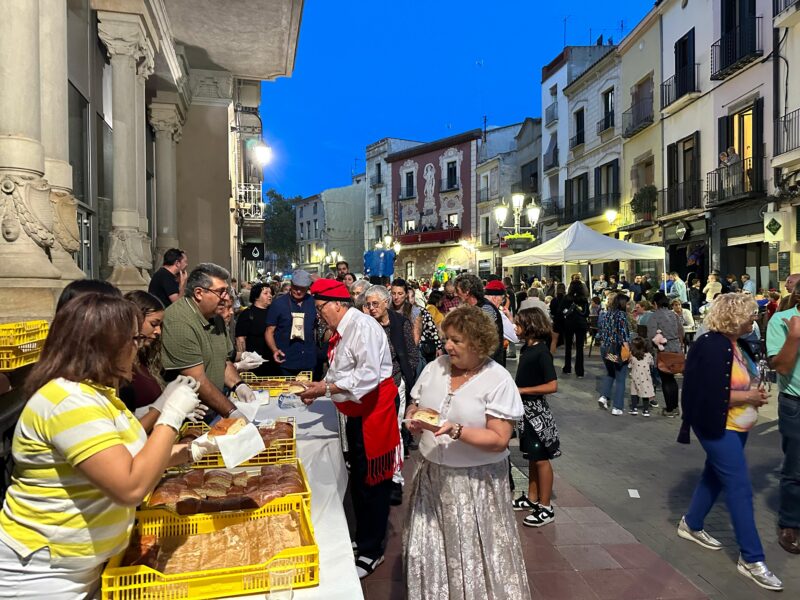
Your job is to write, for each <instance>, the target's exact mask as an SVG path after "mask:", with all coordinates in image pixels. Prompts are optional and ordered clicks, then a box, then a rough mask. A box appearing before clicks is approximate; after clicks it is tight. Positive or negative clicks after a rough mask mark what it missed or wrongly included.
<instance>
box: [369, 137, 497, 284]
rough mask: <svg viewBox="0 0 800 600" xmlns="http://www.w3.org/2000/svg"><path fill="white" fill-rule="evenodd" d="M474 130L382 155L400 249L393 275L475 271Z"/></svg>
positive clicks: (476, 151) (475, 153)
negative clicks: (438, 270)
mask: <svg viewBox="0 0 800 600" xmlns="http://www.w3.org/2000/svg"><path fill="white" fill-rule="evenodd" d="M481 137H482V132H481V130H479V129H474V130H472V131H467V132H465V133H461V134H458V135H454V136H451V137H447V138H443V139H440V140H436V141H433V142H429V143H426V144H419V145H416V146H413V147H410V148H407V149H404V150H400V151H397V152H393V153H391V154H389V155H387V156H386V158H385V161H386V163H387V165H388V169H389V170H390V171H391V177H392V182H397V186H396V187H395V186H393V187H392V211H393V216H392V218H393V222H394V230H393V231H392V232H389V233H391V234H392V235H393V236H394V238H395V239H396V240H397V241H399V242H400V244H401V250H400V253H399V254H398V256H397V258H396V262H395V274H396V275H397V276H401V277H407V278H414V277H431V276H432V275H433V273H434V272H435V270H436V265H438V264H440V263H444V264H445V265H447V266H448V267H449V268H452V269H456V270H458V269H472V270H474V269H475V267H476V261H477V258H476V253H475V247H476V246H475V243H476V242H477V239H476V237H477V226H476V222H477V213H476V207H477V198H478V191H477V188H476V182H475V171H476V165H477V160H478V144H479V140H480V139H481Z"/></svg>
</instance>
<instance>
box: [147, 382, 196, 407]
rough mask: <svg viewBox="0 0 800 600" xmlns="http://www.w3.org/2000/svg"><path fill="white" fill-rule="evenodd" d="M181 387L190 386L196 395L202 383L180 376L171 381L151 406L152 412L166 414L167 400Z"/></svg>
mask: <svg viewBox="0 0 800 600" xmlns="http://www.w3.org/2000/svg"><path fill="white" fill-rule="evenodd" d="M180 386H189V388H191V390H192V391H193V392H195V393H196V392H197V391H198V390H199V389H200V382H199V381H197V380H196V379H195V378H194V377H187V376H186V375H178V376H177V377H176V378H175V380H174V381H171V382H169V383H168V384H167V387H165V388H164V391H163V392H161V395H160V396H159V397H158V398H157V399H156V401H155V402H153V403H152V404H151V405H150V408H151V409H152V410H157V411H158V412H164V403H165V402H166V401H167V398H169V397H170V395H171V394H172V393H173V391H174V390H175V388H177V387H180ZM203 414H205V413H203Z"/></svg>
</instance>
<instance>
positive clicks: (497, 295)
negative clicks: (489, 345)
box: [483, 279, 519, 344]
mask: <svg viewBox="0 0 800 600" xmlns="http://www.w3.org/2000/svg"><path fill="white" fill-rule="evenodd" d="M483 293H484V294H486V300H488V301H489V302H491V303H492V304H494V306H495V308H496V309H497V310H498V311H499V312H500V318H501V319H502V320H503V339H505V340H508V342H509V343H510V344H516V343H517V342H519V338H517V332H516V330H515V329H514V324H513V323H512V322H511V319H509V318H508V314H507V313H506V309H505V307H504V306H503V304H504V302H505V299H506V286H505V284H503V282H502V281H500V280H499V279H495V280H494V281H490V282H489V283H487V284H486V286H485V287H484V288H483Z"/></svg>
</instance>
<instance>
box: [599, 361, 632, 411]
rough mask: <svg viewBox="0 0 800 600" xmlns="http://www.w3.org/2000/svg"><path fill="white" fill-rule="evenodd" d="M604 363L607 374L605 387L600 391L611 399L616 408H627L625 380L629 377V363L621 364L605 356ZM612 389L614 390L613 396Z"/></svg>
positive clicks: (604, 379)
mask: <svg viewBox="0 0 800 600" xmlns="http://www.w3.org/2000/svg"><path fill="white" fill-rule="evenodd" d="M603 363H604V364H605V366H606V374H605V375H604V376H603V387H602V388H601V392H600V393H601V394H602V395H603V396H605V397H606V398H608V399H609V400H611V405H612V406H613V407H614V408H618V409H620V410H622V409H623V408H625V381H626V380H627V379H628V363H625V364H624V365H619V364H617V363H613V362H611V361H610V360H606V359H605V358H604V359H603ZM612 389H613V390H614V394H613V396H612V394H611V390H612Z"/></svg>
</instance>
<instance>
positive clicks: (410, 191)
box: [397, 187, 417, 200]
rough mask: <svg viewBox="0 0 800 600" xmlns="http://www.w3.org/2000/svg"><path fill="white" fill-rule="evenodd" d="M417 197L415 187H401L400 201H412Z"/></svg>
mask: <svg viewBox="0 0 800 600" xmlns="http://www.w3.org/2000/svg"><path fill="white" fill-rule="evenodd" d="M416 197H417V189H416V188H413V187H401V188H400V190H399V191H398V195H397V199H398V200H412V199H414V198H416Z"/></svg>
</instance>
